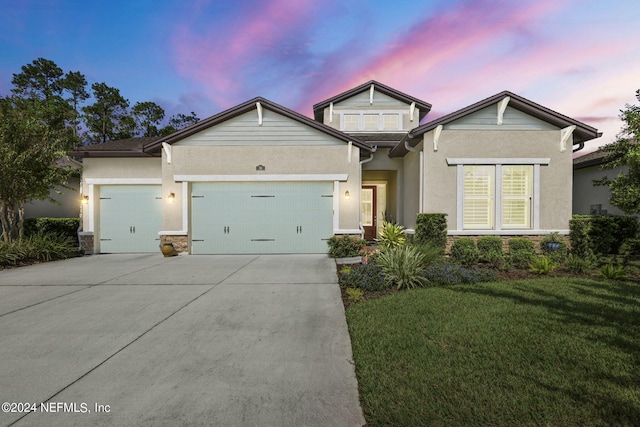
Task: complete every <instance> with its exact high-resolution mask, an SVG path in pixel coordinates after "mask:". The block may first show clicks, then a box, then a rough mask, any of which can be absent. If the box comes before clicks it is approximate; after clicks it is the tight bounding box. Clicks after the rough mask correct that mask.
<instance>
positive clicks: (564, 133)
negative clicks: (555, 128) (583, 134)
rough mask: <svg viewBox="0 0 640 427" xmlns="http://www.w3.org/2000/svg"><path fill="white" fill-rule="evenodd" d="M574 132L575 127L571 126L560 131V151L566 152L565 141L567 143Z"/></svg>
mask: <svg viewBox="0 0 640 427" xmlns="http://www.w3.org/2000/svg"><path fill="white" fill-rule="evenodd" d="M574 130H576V126H575V125H571V126H567V127H566V128H564V129H562V130H561V131H560V151H566V150H567V141H569V138H571V135H573V131H574Z"/></svg>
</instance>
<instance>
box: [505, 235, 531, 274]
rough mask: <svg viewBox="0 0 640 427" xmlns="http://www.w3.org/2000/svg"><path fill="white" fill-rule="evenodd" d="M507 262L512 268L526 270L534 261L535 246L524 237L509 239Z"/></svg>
mask: <svg viewBox="0 0 640 427" xmlns="http://www.w3.org/2000/svg"><path fill="white" fill-rule="evenodd" d="M508 245H509V261H510V262H511V264H512V265H513V266H514V267H517V268H528V267H529V264H531V263H532V262H534V260H535V259H536V250H535V245H534V244H533V242H532V241H531V240H529V239H525V238H524V237H514V238H512V239H509V241H508Z"/></svg>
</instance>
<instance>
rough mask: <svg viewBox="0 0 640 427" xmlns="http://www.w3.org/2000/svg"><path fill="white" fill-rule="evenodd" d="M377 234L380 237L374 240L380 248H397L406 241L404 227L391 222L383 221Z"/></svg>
mask: <svg viewBox="0 0 640 427" xmlns="http://www.w3.org/2000/svg"><path fill="white" fill-rule="evenodd" d="M378 234H379V236H380V237H379V238H378V239H376V241H377V242H378V245H380V248H381V249H393V248H397V247H400V246H402V245H404V243H405V241H406V238H405V236H404V227H403V226H401V225H398V224H394V223H392V222H387V221H384V222H383V223H382V228H381V229H380V231H379V232H378Z"/></svg>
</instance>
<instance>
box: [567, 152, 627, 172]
mask: <svg viewBox="0 0 640 427" xmlns="http://www.w3.org/2000/svg"><path fill="white" fill-rule="evenodd" d="M610 154H611V153H607V152H605V151H598V150H596V151H593V152H591V153H587V154H585V155H584V156H580V157H576V158H575V159H573V168H574V169H582V168H588V167H589V166H598V165H602V164H604V163H605V159H606V157H607V156H608V155H610ZM616 157H617V156H616Z"/></svg>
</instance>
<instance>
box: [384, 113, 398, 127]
mask: <svg viewBox="0 0 640 427" xmlns="http://www.w3.org/2000/svg"><path fill="white" fill-rule="evenodd" d="M382 129H383V130H398V129H400V126H398V115H397V114H383V115H382Z"/></svg>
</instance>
